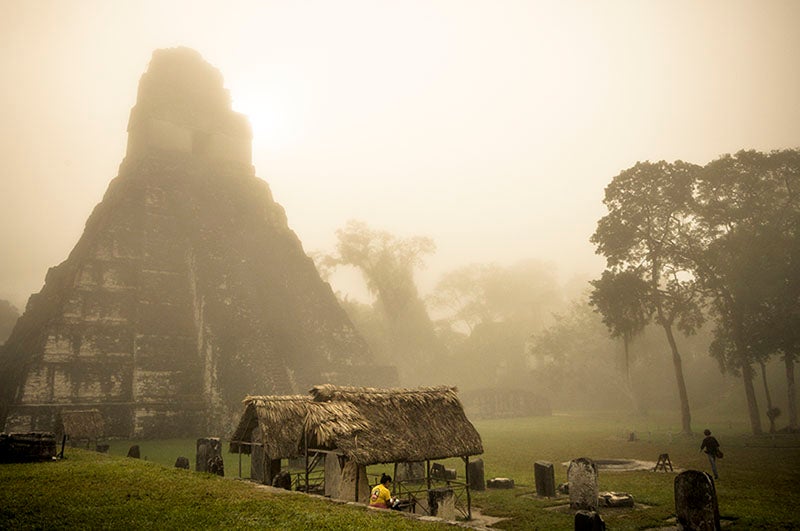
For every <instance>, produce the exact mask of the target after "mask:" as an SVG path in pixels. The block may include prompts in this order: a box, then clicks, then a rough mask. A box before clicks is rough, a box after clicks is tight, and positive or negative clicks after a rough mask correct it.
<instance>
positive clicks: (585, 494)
mask: <svg viewBox="0 0 800 531" xmlns="http://www.w3.org/2000/svg"><path fill="white" fill-rule="evenodd" d="M567 480H568V481H569V506H570V508H571V509H573V510H586V511H597V505H598V500H597V497H598V494H599V492H598V486H597V466H596V465H595V464H594V462H593V461H592V460H591V459H589V458H587V457H579V458H578V459H573V460H572V461H570V463H569V467H568V468H567Z"/></svg>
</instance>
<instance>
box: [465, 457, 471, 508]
mask: <svg viewBox="0 0 800 531" xmlns="http://www.w3.org/2000/svg"><path fill="white" fill-rule="evenodd" d="M463 459H464V470H465V472H464V477H465V478H466V480H467V520H472V498H470V494H469V456H468V455H467V456H464V458H463Z"/></svg>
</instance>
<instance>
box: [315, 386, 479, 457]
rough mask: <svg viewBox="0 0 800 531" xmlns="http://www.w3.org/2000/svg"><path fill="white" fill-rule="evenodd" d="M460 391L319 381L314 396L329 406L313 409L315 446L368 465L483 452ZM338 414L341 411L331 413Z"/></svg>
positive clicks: (440, 388)
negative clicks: (355, 385)
mask: <svg viewBox="0 0 800 531" xmlns="http://www.w3.org/2000/svg"><path fill="white" fill-rule="evenodd" d="M456 393H457V390H456V388H455V387H444V386H442V387H419V388H414V389H399V388H398V389H377V388H372V387H337V386H333V385H319V386H315V387H314V388H313V389H312V390H311V395H312V396H313V398H314V401H315V402H316V403H320V404H327V405H328V407H327V408H325V409H317V408H312V409H309V420H308V424H309V426H310V432H311V433H313V435H314V437H313V438H314V440H315V442H316V444H319V445H321V446H323V447H329V448H337V449H339V450H341V451H343V452H344V453H345V454H346V455H347V456H348V457H349V458H351V459H353V460H354V461H356V462H357V463H360V464H364V465H370V464H374V463H392V462H407V461H424V460H426V459H444V458H447V457H457V456H458V457H464V456H469V455H477V454H481V453H483V445H482V444H481V438H480V435H479V434H478V432H477V430H475V427H474V426H473V425H472V423H471V422H470V421H469V420H468V419H467V417H466V415H465V414H464V409H463V407H462V405H461V402H460V401H459V400H458V396H457V394H456ZM336 413H341V414H340V415H336V416H334V417H330V415H331V414H336ZM356 413H357V415H356ZM323 414H324V415H326V416H325V417H323V416H322V415H323ZM348 415H349V420H348V417H347V416H348Z"/></svg>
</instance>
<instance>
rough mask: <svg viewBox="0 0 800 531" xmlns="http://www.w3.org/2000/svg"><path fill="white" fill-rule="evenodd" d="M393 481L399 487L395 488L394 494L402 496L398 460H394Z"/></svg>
mask: <svg viewBox="0 0 800 531" xmlns="http://www.w3.org/2000/svg"><path fill="white" fill-rule="evenodd" d="M392 481H394V484H395V487H397V488H395V492H394V495H395V496H398V497H399V496H400V487H399V485H400V484H399V483H397V461H395V462H394V474H393V475H392Z"/></svg>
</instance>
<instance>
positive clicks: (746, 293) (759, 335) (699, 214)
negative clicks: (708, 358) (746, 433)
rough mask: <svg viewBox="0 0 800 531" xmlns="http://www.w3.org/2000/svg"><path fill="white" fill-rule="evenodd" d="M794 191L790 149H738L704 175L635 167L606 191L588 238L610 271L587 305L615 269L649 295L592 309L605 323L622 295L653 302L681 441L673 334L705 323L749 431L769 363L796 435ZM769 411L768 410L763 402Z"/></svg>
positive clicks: (799, 220)
mask: <svg viewBox="0 0 800 531" xmlns="http://www.w3.org/2000/svg"><path fill="white" fill-rule="evenodd" d="M799 193H800V151H798V150H784V151H774V152H772V153H769V154H764V153H760V152H756V151H740V152H739V153H737V154H735V155H724V156H722V157H720V158H719V159H717V160H714V161H712V162H710V163H708V164H707V165H706V166H704V167H700V166H696V165H691V164H687V163H684V162H681V161H677V162H674V163H667V162H664V161H662V162H658V163H650V162H646V163H638V164H636V165H635V166H634V167H633V168H630V169H628V170H625V171H623V172H622V173H620V174H619V175H618V176H617V177H615V178H614V179H613V180H612V182H611V184H610V185H609V186H608V187H607V188H606V197H605V200H604V203H605V204H606V206H607V207H608V209H609V213H608V215H606V216H605V217H603V218H602V219H601V220H600V221H599V222H598V228H597V231H596V232H595V234H594V235H593V236H592V242H593V243H595V244H596V245H597V250H598V252H599V253H601V254H602V255H603V256H605V257H606V259H607V263H608V269H607V271H606V273H605V274H604V277H603V278H605V279H606V280H605V281H604V280H603V278H601V280H600V281H596V283H595V289H596V292H595V293H596V297H601V296H602V294H603V292H602V291H598V290H599V288H602V287H603V286H604V285H605V283H606V282H607V281H608V279H609V278H611V276H610V275H619V274H623V273H624V274H627V275H632V276H638V278H639V279H640V280H641V281H642V282H644V283H646V284H647V285H648V286H649V290H639V289H634V288H632V287H631V288H629V289H628V290H627V296H626V297H617V298H612V299H604V298H602V297H601V300H610V304H606V305H605V306H599V307H598V309H599V310H600V311H601V312H602V313H603V315H604V317H605V318H606V320H608V319H610V318H612V317H613V316H614V315H616V314H619V313H624V312H625V310H626V308H627V307H629V306H630V304H631V303H630V300H631V299H633V300H637V299H639V300H641V303H642V304H652V305H653V307H654V308H655V315H656V321H657V322H658V323H659V324H660V325H661V326H662V327H663V328H664V331H665V333H666V338H667V341H668V343H669V345H670V349H671V350H672V355H673V362H674V366H675V374H676V379H677V383H678V393H679V396H680V399H681V415H682V419H683V431H684V432H686V433H690V432H691V424H690V423H691V414H690V410H689V401H688V396H687V393H686V386H685V382H684V378H683V372H682V365H681V357H680V353H679V351H678V348H677V343H676V341H675V337H674V334H673V332H672V329H673V326H677V328H678V329H680V330H682V331H684V332H686V333H692V332H694V331H695V330H696V329H697V328H698V326H699V325H701V324H702V322H703V319H704V316H705V315H708V316H709V317H711V318H713V323H714V328H713V331H714V340H713V342H712V344H711V347H710V353H711V355H712V356H714V357H715V358H716V359H717V360H718V362H719V364H720V368H721V370H722V371H724V372H730V373H732V374H735V375H738V376H741V378H742V384H743V387H744V392H745V397H746V401H747V410H748V416H749V420H750V425H751V429H752V432H753V433H754V434H759V433H761V432H762V426H761V418H760V414H759V409H758V403H757V399H756V394H755V388H754V377H755V372H754V365H755V364H760V363H761V362H762V361H764V360H766V359H769V358H770V357H771V356H774V355H779V356H781V357H782V358H783V360H784V363H785V366H786V379H787V392H788V397H787V398H788V403H789V416H790V419H789V427H790V429H796V427H797V414H796V391H795V382H794V361H795V359H796V358H797V354H798V350H799V349H798V338H797V337H798V332H797V330H798V328H800V318H798V308H800V290H798V285H800V261H798V257H800V240H798V233H797V232H798V227H800V197H798V194H799ZM635 285H636V284H632V286H635ZM701 310H705V311H704V312H703V311H701ZM612 331H613V332H614V333H617V335H618V332H617V331H616V329H613V330H612ZM764 381H765V385H766V379H765V380H764ZM765 392H766V393H767V396H769V394H768V393H769V390H768V389H765ZM770 401H771V400H770ZM768 412H769V414H770V415H773V414H774V409H773V407H772V405H771V404H769V405H768Z"/></svg>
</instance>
